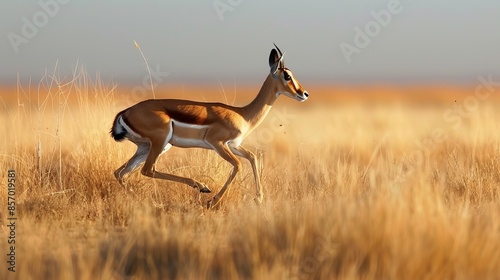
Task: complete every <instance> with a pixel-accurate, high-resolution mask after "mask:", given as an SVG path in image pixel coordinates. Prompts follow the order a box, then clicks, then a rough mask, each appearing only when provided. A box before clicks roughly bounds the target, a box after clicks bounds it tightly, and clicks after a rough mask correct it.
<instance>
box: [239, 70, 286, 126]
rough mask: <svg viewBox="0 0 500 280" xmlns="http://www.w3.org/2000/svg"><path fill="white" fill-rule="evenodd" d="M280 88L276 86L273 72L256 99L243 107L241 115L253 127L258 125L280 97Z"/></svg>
mask: <svg viewBox="0 0 500 280" xmlns="http://www.w3.org/2000/svg"><path fill="white" fill-rule="evenodd" d="M277 91H278V88H277V87H276V86H274V81H273V77H272V76H271V74H269V75H268V76H267V79H266V80H265V81H264V84H263V85H262V87H261V88H260V91H259V93H258V94H257V96H256V97H255V99H254V100H253V101H252V102H250V103H249V104H248V105H246V106H245V107H242V108H241V115H242V116H243V118H245V120H246V121H247V122H248V123H249V124H250V126H251V127H252V129H253V128H255V127H257V126H258V125H259V124H260V123H261V122H262V121H263V120H264V118H265V117H266V115H267V114H268V113H269V110H271V107H272V106H273V104H274V101H276V99H277V98H278V94H277Z"/></svg>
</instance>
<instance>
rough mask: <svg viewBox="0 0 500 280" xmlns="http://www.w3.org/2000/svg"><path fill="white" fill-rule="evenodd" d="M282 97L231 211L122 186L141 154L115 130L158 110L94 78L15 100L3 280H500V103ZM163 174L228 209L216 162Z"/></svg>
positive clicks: (6, 148) (397, 91)
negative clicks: (12, 214)
mask: <svg viewBox="0 0 500 280" xmlns="http://www.w3.org/2000/svg"><path fill="white" fill-rule="evenodd" d="M308 90H309V93H310V95H311V96H310V99H309V100H308V101H306V102H304V103H298V102H296V101H294V100H290V99H287V98H285V97H281V98H280V99H279V100H278V101H277V103H276V104H275V106H274V108H273V110H272V111H271V113H270V115H269V116H268V117H267V119H266V120H265V122H264V123H263V124H262V125H261V126H260V127H259V128H257V130H256V131H255V132H254V134H253V135H251V136H250V137H249V138H248V139H247V140H246V141H245V142H244V145H246V146H248V147H251V149H252V150H253V151H255V152H256V153H257V154H259V155H260V158H261V167H260V168H261V170H262V185H263V186H264V191H265V197H264V202H263V204H262V205H260V206H257V205H255V204H254V201H253V198H254V193H255V191H254V183H253V177H252V173H251V168H250V166H249V164H248V163H247V162H244V169H243V171H242V172H241V173H240V174H239V175H238V176H237V178H236V180H235V181H234V183H233V186H232V188H231V190H230V192H229V194H228V195H227V196H226V197H225V199H224V200H223V202H222V204H221V206H220V207H219V208H218V209H214V210H206V209H204V208H203V207H202V206H201V205H203V204H204V202H205V201H207V200H208V199H210V198H211V196H210V195H209V194H199V193H196V192H195V191H194V190H192V189H191V188H189V187H187V186H184V185H180V184H176V183H171V182H167V181H161V180H153V179H151V178H146V177H143V176H140V174H138V173H137V174H134V175H132V176H131V177H130V178H129V180H128V186H129V187H130V188H131V189H132V191H128V190H124V189H122V188H121V187H120V186H119V184H118V183H117V182H116V180H115V178H114V177H113V171H114V170H115V169H116V168H118V167H119V166H120V165H121V164H122V163H123V162H125V161H126V160H127V159H128V158H129V157H130V156H131V155H132V154H133V152H134V145H133V144H131V143H128V142H124V143H116V142H114V141H113V140H112V138H111V137H110V136H109V133H108V132H109V129H110V126H111V122H112V120H113V117H114V115H115V114H116V113H117V112H118V111H120V110H122V109H124V108H126V107H128V106H130V105H132V104H134V103H135V102H137V101H139V99H141V98H148V97H150V96H133V95H131V94H130V90H127V89H124V88H119V87H113V86H110V85H105V84H103V83H102V82H100V81H90V80H89V79H86V78H80V79H77V80H75V81H73V82H71V83H69V84H62V85H56V84H50V83H49V82H45V83H41V85H40V86H36V87H31V88H30V87H28V86H23V87H13V88H5V89H3V90H2V93H0V97H1V100H0V101H1V104H0V105H1V106H2V107H3V108H2V109H1V110H0V119H1V120H2V121H1V122H0V141H1V142H0V156H1V160H0V186H1V190H0V205H1V210H0V219H1V221H2V224H3V226H2V227H1V230H0V238H1V241H0V244H2V246H1V252H0V255H1V256H2V257H1V258H0V259H1V262H0V278H2V279H16V278H17V279H332V278H338V279H497V278H498V276H499V275H500V198H499V194H500V173H499V170H500V160H499V154H500V151H499V147H500V145H499V139H500V129H499V123H500V111H499V110H498V107H499V106H500V99H499V98H498V96H496V94H495V93H491V94H490V95H487V96H486V95H481V96H477V95H475V90H474V87H470V88H467V87H466V88H454V87H423V86H422V87H327V86H323V87H316V88H308ZM257 91H258V87H257V86H256V87H248V88H247V87H245V88H243V89H237V90H236V91H233V90H232V89H231V90H227V89H226V93H225V94H223V93H222V90H221V89H219V88H216V87H214V88H209V89H204V88H202V87H200V86H171V87H165V88H157V89H156V91H155V93H156V98H160V97H162V98H165V97H168V98H172V97H176V98H188V99H196V100H210V101H214V100H216V101H222V102H225V101H226V100H227V101H228V102H230V103H234V104H236V105H243V104H245V103H246V102H248V101H249V100H250V99H251V98H252V97H253V96H254V95H255V94H256V92H257ZM158 167H159V168H160V170H163V171H165V172H173V173H175V174H178V175H183V176H190V177H193V178H195V179H197V180H199V181H201V182H204V183H206V184H207V185H208V186H210V187H211V188H212V190H215V191H218V190H219V189H220V187H221V186H222V184H223V183H224V181H225V180H226V178H227V176H228V175H229V172H230V166H229V164H227V163H225V162H224V161H223V160H222V159H221V158H219V157H218V156H217V155H216V154H215V153H214V152H212V151H207V150H201V149H184V150H181V149H176V148H173V149H172V150H170V151H169V152H168V153H167V154H165V155H163V156H162V158H161V159H160V161H159V164H158ZM9 169H14V170H15V171H16V180H17V181H16V194H15V199H16V202H17V208H16V215H17V217H18V219H17V221H16V231H15V241H16V244H15V246H16V248H15V253H16V267H15V270H16V272H14V273H13V272H10V271H8V270H7V268H8V263H7V262H6V261H7V253H9V251H8V245H7V240H8V238H9V235H10V229H9V228H8V227H7V226H6V225H7V218H8V212H7V211H6V210H7V194H8V193H7V171H8V170H9Z"/></svg>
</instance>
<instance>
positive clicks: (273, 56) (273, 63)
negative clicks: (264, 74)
mask: <svg viewBox="0 0 500 280" xmlns="http://www.w3.org/2000/svg"><path fill="white" fill-rule="evenodd" d="M279 65H280V57H279V55H278V52H277V51H276V50H275V49H272V50H271V53H270V54H269V67H271V69H270V72H271V75H273V77H274V78H276V72H277V71H278V67H279Z"/></svg>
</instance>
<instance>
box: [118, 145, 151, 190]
mask: <svg viewBox="0 0 500 280" xmlns="http://www.w3.org/2000/svg"><path fill="white" fill-rule="evenodd" d="M134 143H135V144H136V145H137V151H136V152H135V154H134V155H133V156H132V157H131V158H130V159H129V160H128V161H127V162H125V163H124V164H123V165H122V166H120V168H118V169H117V170H116V171H115V177H116V179H117V180H118V182H119V183H120V185H122V187H125V180H124V177H125V176H126V175H128V174H129V173H132V172H134V171H136V170H137V169H138V168H139V167H140V166H141V164H142V163H143V162H144V161H145V160H146V158H147V156H148V153H149V150H150V149H149V147H150V144H149V142H139V143H137V142H134Z"/></svg>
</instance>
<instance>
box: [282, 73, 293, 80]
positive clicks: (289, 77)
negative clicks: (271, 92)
mask: <svg viewBox="0 0 500 280" xmlns="http://www.w3.org/2000/svg"><path fill="white" fill-rule="evenodd" d="M283 78H284V79H285V81H290V80H291V79H292V76H290V75H288V73H287V72H283Z"/></svg>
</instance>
